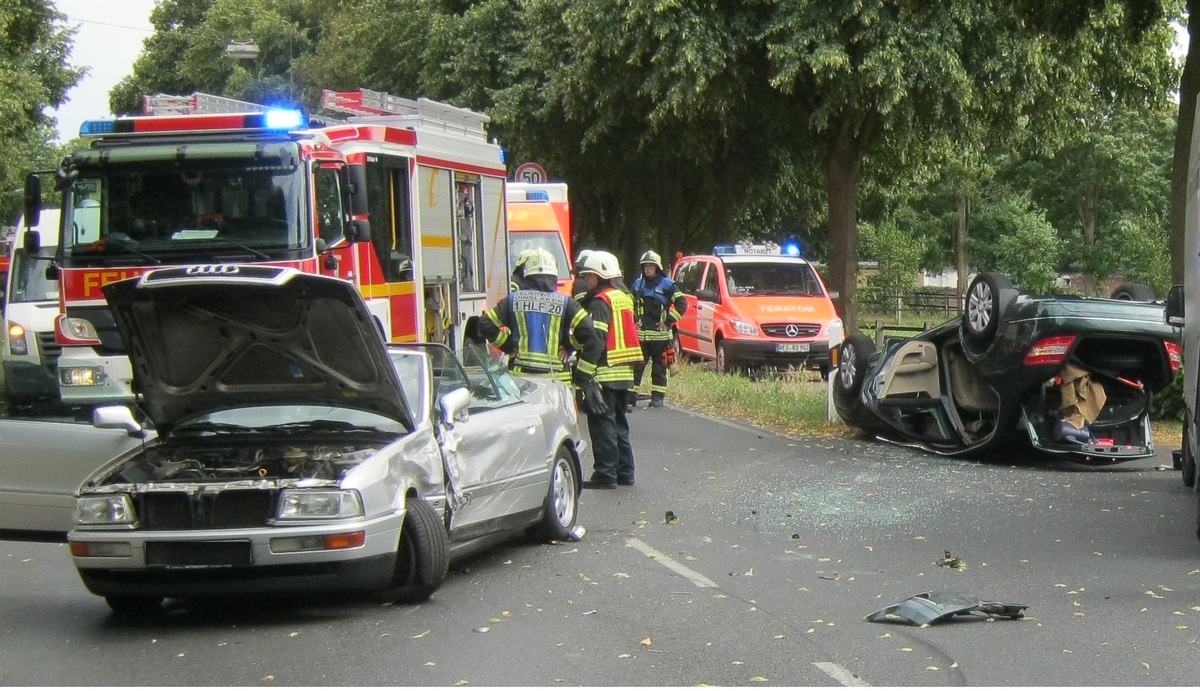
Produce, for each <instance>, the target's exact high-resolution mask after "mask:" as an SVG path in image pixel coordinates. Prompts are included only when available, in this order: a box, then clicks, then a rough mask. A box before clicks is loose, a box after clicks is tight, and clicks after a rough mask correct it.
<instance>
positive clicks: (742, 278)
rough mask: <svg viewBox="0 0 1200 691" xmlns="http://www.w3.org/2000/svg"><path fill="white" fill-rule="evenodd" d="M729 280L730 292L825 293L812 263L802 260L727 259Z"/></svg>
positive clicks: (806, 294) (805, 294)
mask: <svg viewBox="0 0 1200 691" xmlns="http://www.w3.org/2000/svg"><path fill="white" fill-rule="evenodd" d="M725 282H726V284H727V286H728V287H729V294H730V295H791V296H801V297H824V295H825V291H823V290H822V289H821V282H820V281H819V280H817V274H816V272H815V271H813V268H812V266H810V265H808V264H801V263H799V262H796V263H792V262H786V263H785V262H764V263H762V264H752V263H742V262H739V263H727V264H725Z"/></svg>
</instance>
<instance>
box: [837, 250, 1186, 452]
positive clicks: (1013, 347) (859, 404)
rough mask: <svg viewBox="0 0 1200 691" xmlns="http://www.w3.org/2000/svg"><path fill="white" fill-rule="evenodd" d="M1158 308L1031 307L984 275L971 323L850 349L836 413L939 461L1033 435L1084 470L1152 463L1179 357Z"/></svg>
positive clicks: (973, 297)
mask: <svg viewBox="0 0 1200 691" xmlns="http://www.w3.org/2000/svg"><path fill="white" fill-rule="evenodd" d="M1142 288H1144V286H1143V287H1142ZM1148 297H1150V298H1152V294H1151V295H1147V294H1146V292H1145V290H1141V289H1139V290H1130V289H1126V290H1124V291H1119V293H1118V294H1117V295H1116V296H1115V297H1114V298H1113V299H1105V298H1083V297H1073V296H1035V295H1022V294H1020V293H1018V291H1016V290H1015V289H1014V288H1013V286H1012V284H1011V283H1010V282H1009V280H1008V279H1007V278H1006V277H1004V276H1003V275H1001V274H997V273H982V274H979V275H978V276H976V277H975V279H974V280H973V281H972V282H971V285H970V287H969V288H968V290H967V305H966V310H965V312H964V313H963V314H962V315H961V317H957V318H955V319H952V320H950V321H947V322H945V323H943V324H941V325H939V326H936V327H934V328H933V329H931V330H929V331H926V332H925V333H922V334H920V335H917V336H915V337H913V338H907V339H896V340H893V341H890V342H889V343H887V345H886V346H885V347H884V349H883V350H882V351H880V352H876V349H875V344H874V342H873V341H872V340H871V339H869V338H867V337H865V336H862V335H852V336H850V337H848V338H847V339H846V340H845V341H844V343H843V344H842V347H841V352H840V362H839V365H838V371H837V372H836V376H835V378H834V381H833V401H834V406H835V408H836V410H837V412H838V415H839V416H840V417H841V418H842V420H843V421H845V422H846V423H847V424H850V425H853V426H855V427H859V428H860V429H862V430H864V431H866V432H868V433H871V434H874V435H876V436H878V437H879V438H881V439H883V440H886V441H891V442H894V443H898V444H902V445H907V446H914V447H918V448H921V449H925V450H927V451H931V452H933V453H938V454H946V455H957V454H966V453H971V452H979V451H984V450H987V449H992V448H995V447H997V446H998V445H1000V444H1003V443H1005V442H1006V441H1011V439H1012V437H1013V435H1016V434H1022V433H1023V434H1026V435H1027V436H1028V438H1029V440H1030V441H1031V442H1032V444H1033V447H1034V448H1036V449H1038V450H1040V451H1043V452H1047V453H1051V454H1061V455H1064V456H1066V457H1068V458H1069V459H1070V460H1075V461H1080V462H1084V463H1094V464H1105V463H1118V462H1121V461H1128V460H1132V459H1135V458H1144V457H1147V456H1150V455H1152V454H1153V453H1154V443H1153V440H1152V438H1151V434H1150V416H1149V410H1150V402H1151V400H1152V399H1153V396H1154V394H1155V393H1157V392H1159V391H1162V390H1163V389H1165V388H1166V387H1167V386H1168V385H1169V384H1170V383H1171V380H1172V378H1173V376H1174V373H1175V371H1176V370H1178V369H1179V367H1180V364H1181V349H1180V334H1179V331H1178V330H1177V329H1176V328H1174V327H1172V326H1168V325H1167V324H1166V322H1165V319H1164V307H1163V305H1162V304H1161V303H1155V302H1148V301H1144V300H1145V299H1146V298H1148Z"/></svg>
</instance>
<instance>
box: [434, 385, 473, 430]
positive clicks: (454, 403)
mask: <svg viewBox="0 0 1200 691" xmlns="http://www.w3.org/2000/svg"><path fill="white" fill-rule="evenodd" d="M438 406H439V407H440V408H441V410H442V419H443V420H445V421H446V422H448V423H453V422H466V421H467V408H469V407H470V406H471V392H470V391H468V390H467V389H466V388H465V387H459V388H457V389H451V390H449V391H447V392H446V393H444V394H442V395H441V397H440V398H439V399H438Z"/></svg>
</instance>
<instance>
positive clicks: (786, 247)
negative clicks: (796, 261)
mask: <svg viewBox="0 0 1200 691" xmlns="http://www.w3.org/2000/svg"><path fill="white" fill-rule="evenodd" d="M783 253H784V254H786V255H787V256H789V257H799V256H800V255H801V251H800V243H799V242H797V241H796V240H788V241H787V242H785V243H783Z"/></svg>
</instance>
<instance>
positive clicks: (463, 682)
mask: <svg viewBox="0 0 1200 691" xmlns="http://www.w3.org/2000/svg"><path fill="white" fill-rule="evenodd" d="M470 683H471V682H469V681H467V680H466V679H459V680H458V681H456V682H454V685H455V686H466V685H467V684H470Z"/></svg>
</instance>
